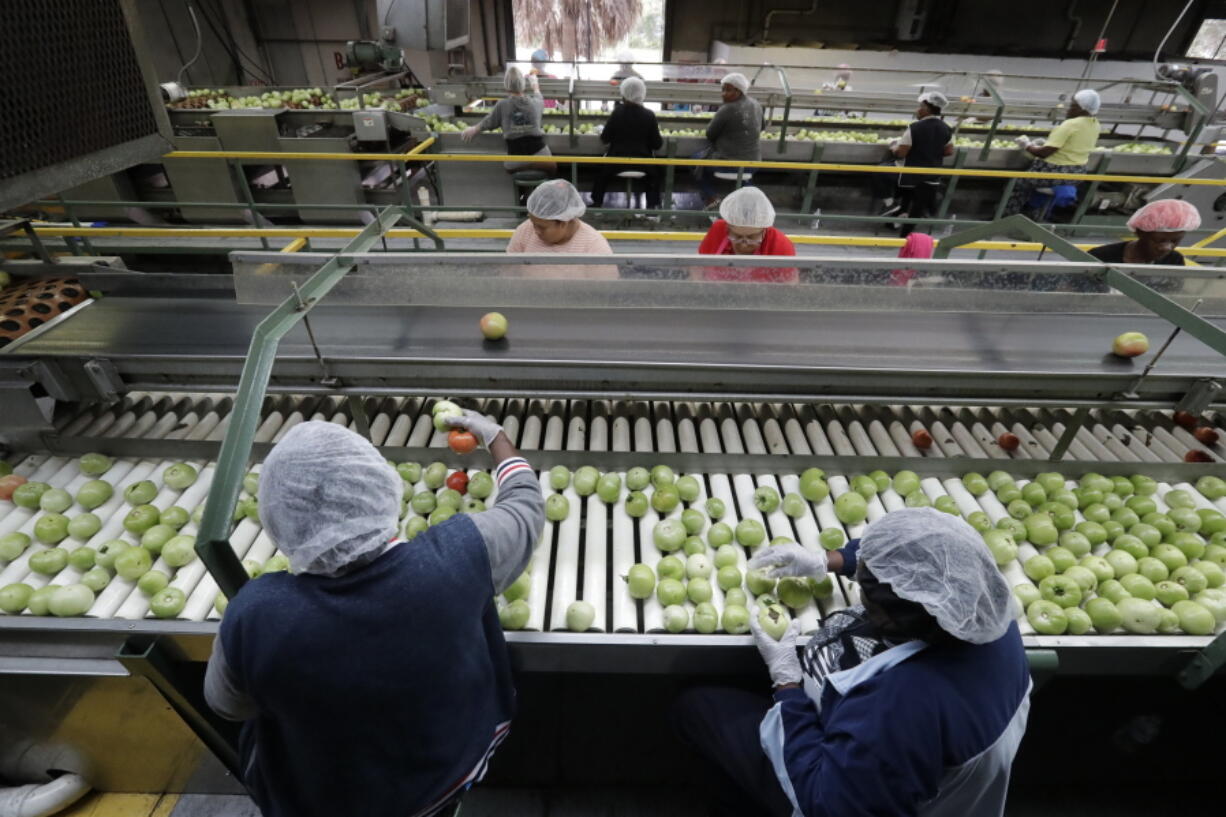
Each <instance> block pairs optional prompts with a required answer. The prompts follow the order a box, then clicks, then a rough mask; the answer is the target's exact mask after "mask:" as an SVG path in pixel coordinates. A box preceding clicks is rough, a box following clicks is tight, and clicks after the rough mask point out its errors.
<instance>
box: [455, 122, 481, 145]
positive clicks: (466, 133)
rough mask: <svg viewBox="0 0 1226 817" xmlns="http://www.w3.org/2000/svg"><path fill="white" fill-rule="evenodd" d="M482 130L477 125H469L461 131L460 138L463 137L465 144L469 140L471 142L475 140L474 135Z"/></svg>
mask: <svg viewBox="0 0 1226 817" xmlns="http://www.w3.org/2000/svg"><path fill="white" fill-rule="evenodd" d="M480 132H481V131H479V130H477V126H476V125H473V126H472V127H468V128H465V129H464V130H462V131H460V139H462V140H463V141H464V142H465V144H467V143H468V142H471V141H472V140H473V137H474V136H476V135H477V134H478V133H480Z"/></svg>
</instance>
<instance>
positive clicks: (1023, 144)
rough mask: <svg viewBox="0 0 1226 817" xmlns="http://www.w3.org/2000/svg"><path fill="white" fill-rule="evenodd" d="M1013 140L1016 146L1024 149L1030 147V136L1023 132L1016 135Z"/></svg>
mask: <svg viewBox="0 0 1226 817" xmlns="http://www.w3.org/2000/svg"><path fill="white" fill-rule="evenodd" d="M1013 141H1014V142H1017V146H1018V147H1020V148H1021V149H1022V150H1025V149H1026V148H1028V147H1030V137H1029V136H1026V135H1025V134H1022V135H1021V136H1018V137H1017V138H1015V139H1014V140H1013Z"/></svg>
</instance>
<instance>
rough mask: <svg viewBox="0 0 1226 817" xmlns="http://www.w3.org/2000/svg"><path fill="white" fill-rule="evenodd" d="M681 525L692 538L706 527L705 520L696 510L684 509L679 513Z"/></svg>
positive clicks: (700, 512)
mask: <svg viewBox="0 0 1226 817" xmlns="http://www.w3.org/2000/svg"><path fill="white" fill-rule="evenodd" d="M682 479H684V477H682ZM681 524H682V525H684V526H685V531H686V533H688V534H690V535H691V536H692V535H694V534H697V533H700V532H701V531H702V529H703V528H704V527H706V525H707V518H706V517H705V516H703V514H702V511H700V510H698V509H697V508H686V509H685V510H684V511H682V512H681Z"/></svg>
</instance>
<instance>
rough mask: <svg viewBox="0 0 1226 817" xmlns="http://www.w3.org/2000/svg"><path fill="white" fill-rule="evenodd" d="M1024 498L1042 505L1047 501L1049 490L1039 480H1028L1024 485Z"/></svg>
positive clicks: (1031, 502)
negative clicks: (1044, 488)
mask: <svg viewBox="0 0 1226 817" xmlns="http://www.w3.org/2000/svg"><path fill="white" fill-rule="evenodd" d="M1022 499H1024V500H1025V501H1027V502H1029V503H1030V504H1031V505H1042V504H1043V503H1044V502H1046V501H1047V491H1045V490H1043V486H1042V485H1039V484H1038V483H1037V482H1028V483H1026V484H1025V485H1023V486H1022Z"/></svg>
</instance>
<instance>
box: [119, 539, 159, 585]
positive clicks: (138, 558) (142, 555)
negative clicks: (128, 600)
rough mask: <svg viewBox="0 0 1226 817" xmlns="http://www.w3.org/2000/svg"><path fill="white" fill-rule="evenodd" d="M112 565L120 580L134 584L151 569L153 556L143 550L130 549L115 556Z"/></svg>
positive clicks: (137, 548)
mask: <svg viewBox="0 0 1226 817" xmlns="http://www.w3.org/2000/svg"><path fill="white" fill-rule="evenodd" d="M114 565H115V573H116V574H118V575H119V577H120V578H121V579H126V580H127V581H130V582H134V581H136V580H137V579H139V578H140V577H141V576H143V575H145V574H146V573H148V572H149V569H150V568H151V567H153V556H151V555H150V554H149V551H147V550H145V549H144V548H140V547H130V548H127V549H126V550H122V551H120V552H119V553H118V554H117V555H116V556H115V559H114Z"/></svg>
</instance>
